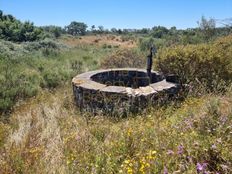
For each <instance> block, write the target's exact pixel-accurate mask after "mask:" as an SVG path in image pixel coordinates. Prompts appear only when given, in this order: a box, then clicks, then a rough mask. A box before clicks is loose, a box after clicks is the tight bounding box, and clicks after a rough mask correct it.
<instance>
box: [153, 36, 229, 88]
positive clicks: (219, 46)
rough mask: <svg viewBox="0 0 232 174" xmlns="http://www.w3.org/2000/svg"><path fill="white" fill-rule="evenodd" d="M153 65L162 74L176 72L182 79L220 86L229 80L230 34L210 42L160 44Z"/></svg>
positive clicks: (212, 86)
mask: <svg viewBox="0 0 232 174" xmlns="http://www.w3.org/2000/svg"><path fill="white" fill-rule="evenodd" d="M156 65H157V68H158V69H159V70H160V71H162V72H163V73H164V74H170V73H172V74H173V73H174V74H176V75H178V76H179V77H180V79H181V81H182V82H183V83H189V82H192V83H193V84H194V83H195V84H198V85H199V83H200V84H202V85H204V86H205V87H207V88H208V89H210V90H212V89H219V88H223V86H221V85H220V84H222V83H227V84H228V83H229V82H230V81H231V80H232V36H229V37H226V38H223V39H219V40H217V41H215V42H214V43H211V44H201V45H187V46H176V47H172V48H163V49H161V50H160V51H159V54H158V58H157V64H156Z"/></svg>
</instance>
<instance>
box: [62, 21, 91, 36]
mask: <svg viewBox="0 0 232 174" xmlns="http://www.w3.org/2000/svg"><path fill="white" fill-rule="evenodd" d="M87 27H88V26H87V25H86V24H85V23H83V22H76V21H73V22H71V23H70V24H69V25H68V26H66V30H67V32H68V33H69V34H71V35H73V36H76V35H85V34H86V29H87Z"/></svg>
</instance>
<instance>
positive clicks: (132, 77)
mask: <svg viewBox="0 0 232 174" xmlns="http://www.w3.org/2000/svg"><path fill="white" fill-rule="evenodd" d="M151 76H152V77H151V79H150V78H149V77H148V75H147V73H146V72H143V71H130V70H128V71H127V70H115V71H106V72H101V73H97V74H95V75H93V76H92V77H91V79H92V80H93V81H95V82H98V83H102V84H105V85H107V86H124V87H131V88H139V87H144V86H148V85H149V84H151V83H155V82H158V81H161V80H162V77H161V76H160V75H158V74H156V73H152V74H151Z"/></svg>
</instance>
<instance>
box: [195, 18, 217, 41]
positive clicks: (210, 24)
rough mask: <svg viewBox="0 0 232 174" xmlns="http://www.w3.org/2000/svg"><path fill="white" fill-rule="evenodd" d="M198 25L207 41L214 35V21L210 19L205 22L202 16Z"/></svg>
mask: <svg viewBox="0 0 232 174" xmlns="http://www.w3.org/2000/svg"><path fill="white" fill-rule="evenodd" d="M198 25H199V28H200V30H201V31H202V33H203V36H204V38H205V39H206V40H207V41H208V40H210V39H211V38H212V37H213V35H214V34H215V28H216V22H215V20H214V19H212V18H210V19H209V20H207V19H206V18H205V17H204V16H202V17H201V21H198Z"/></svg>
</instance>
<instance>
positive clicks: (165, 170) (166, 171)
mask: <svg viewBox="0 0 232 174" xmlns="http://www.w3.org/2000/svg"><path fill="white" fill-rule="evenodd" d="M164 174H168V169H167V167H165V166H164Z"/></svg>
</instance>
